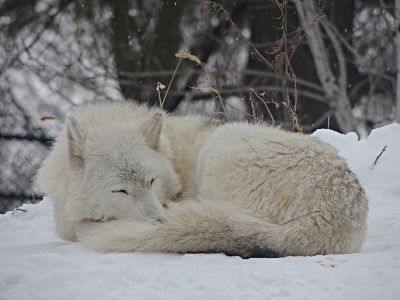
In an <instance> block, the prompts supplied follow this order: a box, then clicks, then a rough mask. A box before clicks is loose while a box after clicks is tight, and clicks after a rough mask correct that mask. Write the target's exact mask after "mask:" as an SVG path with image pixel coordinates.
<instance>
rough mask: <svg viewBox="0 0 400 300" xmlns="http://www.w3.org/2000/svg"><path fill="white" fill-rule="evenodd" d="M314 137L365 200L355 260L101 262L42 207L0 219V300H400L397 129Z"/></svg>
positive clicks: (105, 257)
mask: <svg viewBox="0 0 400 300" xmlns="http://www.w3.org/2000/svg"><path fill="white" fill-rule="evenodd" d="M314 136H316V137H318V138H319V139H321V140H323V141H325V142H327V143H329V144H331V145H333V146H334V147H336V148H337V149H338V150H339V153H340V155H342V156H343V157H344V158H346V160H347V161H348V164H349V167H350V168H351V169H352V170H353V171H354V172H355V173H356V174H357V176H358V177H359V179H360V182H361V184H362V186H363V187H364V189H365V191H366V193H367V195H368V197H369V201H370V211H369V216H368V234H367V238H366V241H365V244H364V247H363V249H362V251H361V253H356V254H350V255H327V256H315V257H286V258H276V259H259V258H258V259H256V258H254V259H248V260H243V259H240V258H238V257H227V256H224V255H222V254H187V255H171V254H148V253H121V254H115V253H113V254H102V253H97V252H94V251H91V250H88V249H85V248H84V247H83V246H82V245H81V244H79V243H69V242H65V241H62V240H60V239H59V238H58V237H57V236H56V234H55V233H54V224H53V221H52V207H51V202H50V200H49V199H44V200H43V201H42V202H41V203H39V204H37V205H24V206H23V207H22V210H18V211H15V212H14V213H12V212H9V213H7V214H5V215H0V256H1V260H0V299H27V298H29V299H68V300H69V299H213V298H215V299H230V300H232V299H398V297H399V293H400V285H399V279H400V184H399V178H400V159H399V157H400V156H399V153H400V125H399V124H392V125H389V126H385V127H382V128H379V129H376V130H374V131H373V132H372V133H371V134H370V136H369V137H368V139H366V140H361V141H358V137H357V135H356V134H354V133H349V134H347V135H342V134H339V133H337V132H333V131H330V130H317V131H316V132H315V133H314ZM385 146H386V149H385V151H384V152H383V153H382V155H381V156H380V158H379V159H378V161H377V162H376V164H375V165H374V161H375V160H376V157H377V156H378V155H379V154H380V153H381V151H382V149H383V148H384V147H385Z"/></svg>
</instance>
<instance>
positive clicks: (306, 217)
mask: <svg viewBox="0 0 400 300" xmlns="http://www.w3.org/2000/svg"><path fill="white" fill-rule="evenodd" d="M119 110H121V111H123V112H124V114H123V117H122V116H118V114H115V112H114V111H119ZM83 112H84V113H82V112H81V113H80V115H79V114H77V115H76V116H74V120H75V121H73V122H72V123H71V122H70V123H69V124H70V125H69V126H70V127H71V130H70V132H71V134H69V135H68V134H67V135H66V134H65V133H64V134H63V135H62V136H64V139H65V140H66V141H69V142H65V143H64V145H61V143H60V141H61V138H60V139H59V142H58V144H56V146H55V148H54V150H53V153H52V154H51V155H50V157H49V158H48V159H47V161H45V163H44V167H43V168H42V170H41V172H40V174H39V175H40V176H39V178H40V182H41V183H42V186H43V188H44V190H45V192H46V193H48V194H49V195H50V196H51V197H52V198H54V199H55V201H56V206H55V209H56V222H57V210H59V211H60V213H59V214H60V215H62V214H65V215H64V216H63V217H64V219H67V221H68V222H72V223H73V225H72V227H73V230H72V231H73V232H74V234H75V231H74V230H75V229H76V230H77V231H78V236H79V239H80V240H82V241H83V242H85V243H87V244H89V245H91V246H93V247H95V248H97V249H101V250H105V251H158V252H175V253H186V252H192V253H194V252H224V253H226V254H232V255H240V256H242V257H256V256H262V257H268V256H285V255H316V254H328V253H350V252H355V251H357V250H359V248H360V246H361V244H362V241H363V237H364V233H365V229H366V215H367V200H366V198H365V195H364V193H363V191H362V189H361V187H360V185H359V183H358V181H357V179H356V177H355V176H354V175H353V174H352V173H351V172H350V171H349V170H348V168H347V166H346V163H345V161H344V160H343V159H341V158H340V157H338V155H337V153H336V151H335V150H334V149H333V148H331V147H330V146H328V145H326V144H324V143H322V142H320V141H319V140H317V139H316V138H313V137H310V136H306V135H300V134H295V133H288V132H285V131H283V130H280V129H277V128H272V127H268V126H265V125H250V124H247V123H232V124H225V125H221V126H210V124H207V123H210V122H209V121H207V120H206V119H202V118H196V117H187V118H178V117H170V116H167V117H165V118H164V122H162V121H163V120H162V119H163V118H162V115H161V114H160V113H159V111H158V110H156V109H155V110H147V109H144V108H143V107H138V106H134V105H126V104H102V105H94V106H88V107H87V108H86V109H84V110H83ZM82 115H86V118H87V116H89V115H90V116H97V115H98V116H99V117H95V118H96V120H97V118H100V119H103V118H105V119H107V120H108V121H107V122H104V123H102V124H104V128H103V129H102V130H101V131H99V132H98V134H93V133H90V130H89V129H88V128H89V127H90V125H89V124H88V123H90V122H86V123H85V118H82V117H81V116H82ZM106 115H112V116H114V117H111V118H107V117H106ZM117 116H118V120H119V121H118V120H114V119H116V118H117ZM130 118H131V119H130ZM122 120H124V122H123V123H122V124H126V123H129V126H128V125H124V126H128V127H132V128H133V129H132V130H131V132H135V134H132V135H129V134H125V133H124V131H122V127H124V126H123V125H122V124H121V125H120V126H121V129H120V128H118V126H116V125H115V124H113V123H114V122H116V123H118V122H122ZM143 120H145V122H144V121H143ZM151 120H153V121H151ZM73 123H75V125H73ZM149 124H153V125H152V126H149ZM155 124H156V125H155ZM211 125H212V124H211ZM96 126H97V125H96ZM108 127H113V128H114V129H113V130H112V135H111V136H110V135H107V134H104V133H103V131H104V132H109V130H110V129H108ZM67 128H68V126H67ZM79 128H80V129H79ZM149 128H151V130H149ZM154 128H157V130H155V129H154ZM149 131H150V132H152V134H151V136H152V143H151V145H153V146H152V147H149V146H146V144H145V143H144V146H142V147H138V146H136V145H137V143H138V142H139V141H141V140H143V137H146V135H148V132H149ZM67 132H68V130H67ZM84 132H87V133H86V134H85V133H84ZM92 135H93V136H92ZM75 136H76V137H78V138H75ZM121 137H123V138H122V139H121ZM115 139H119V140H118V142H117V144H115V143H116V141H115ZM87 140H91V142H88V141H87ZM98 140H102V141H103V142H102V143H104V144H105V145H107V147H106V149H108V152H107V151H104V149H103V148H101V147H98V146H96V145H97V144H96V143H100V144H101V142H99V141H98ZM144 140H146V138H144ZM95 141H97V142H95ZM66 144H69V145H70V148H69V149H70V150H69V152H70V158H69V160H68V159H67V156H66V155H64V157H63V158H61V157H58V158H53V159H52V160H53V162H52V163H49V161H50V159H51V157H52V155H53V156H55V155H54V152H56V151H57V150H58V149H64V148H65V149H67V148H68V147H66ZM58 145H60V146H59V147H57V146H58ZM154 145H158V147H154ZM71 146H73V147H72V150H71ZM74 148H76V149H79V151H80V152H79V151H76V152H74V150H73V149H74ZM65 149H64V150H62V151H59V152H64V153H66V152H67V150H65ZM90 151H94V153H95V154H93V155H86V156H85V154H84V153H89V152H90ZM121 151H122V152H123V153H124V155H125V157H126V159H125V160H124V159H122V160H121V154H118V153H119V152H121ZM105 152H106V153H105ZM71 153H73V154H75V153H81V155H78V157H79V164H77V165H76V166H74V165H75V163H74V159H75V157H73V156H72V157H71ZM111 154H112V155H111ZM60 159H63V162H62V163H61V161H59V162H57V160H60ZM93 160H94V161H93ZM92 161H93V162H92ZM121 161H125V162H124V163H125V165H126V164H127V165H128V167H127V168H125V169H124V168H121ZM126 161H128V163H126ZM131 161H132V162H134V163H131ZM153 161H157V164H155V163H153ZM105 162H107V163H105ZM161 162H162V163H161ZM61 165H62V166H64V167H65V169H64V170H63V169H62V168H60V166H61ZM68 165H69V166H68ZM148 165H153V166H156V167H154V168H153V169H151V172H150V171H148V170H147V168H148V167H147V166H148ZM74 168H75V169H74ZM158 168H160V170H164V171H159V170H158ZM68 169H71V173H70V175H69V176H70V177H69V178H70V179H68V180H66V181H69V186H70V191H63V192H62V193H58V190H57V187H54V185H56V184H57V182H58V181H59V180H60V178H59V177H60V176H62V177H64V178H65V177H68V176H66V175H64V174H65V170H68ZM89 169H90V170H91V171H88V170H89ZM57 170H58V172H57ZM126 172H128V174H130V173H131V172H133V173H135V174H137V173H140V174H143V176H142V177H144V178H150V177H151V178H157V179H156V180H157V181H158V183H159V185H160V186H162V187H163V188H162V189H161V190H162V191H163V192H158V193H157V196H155V197H153V198H151V199H156V200H154V201H152V200H151V199H149V198H145V197H144V196H143V195H144V193H143V192H142V193H138V192H137V188H136V187H131V189H130V190H129V193H128V195H125V194H124V195H119V196H130V195H131V194H132V193H133V195H132V196H131V198H129V197H128V198H129V200H128V199H127V200H126V202H125V201H124V200H123V198H121V199H120V198H119V199H118V200H116V201H114V199H113V194H112V191H113V190H114V189H124V190H127V189H129V188H130V186H135V181H129V180H128V181H126V183H125V185H123V187H122V188H120V187H119V185H118V184H120V183H118V184H117V185H116V187H114V186H111V188H110V186H109V185H107V184H105V183H104V181H105V182H106V183H107V182H108V179H107V178H115V181H116V183H117V182H118V180H119V179H118V178H119V177H118V176H115V174H114V173H120V174H121V175H122V177H123V178H125V177H126ZM149 172H150V173H149ZM159 173H162V174H164V175H165V174H169V176H161V175H158V174H159ZM88 174H92V176H89V175H88ZM93 174H102V176H100V177H101V178H99V176H94V177H93ZM148 174H152V175H151V176H149V175H148ZM75 177H76V178H77V180H71V178H75ZM49 178H50V179H51V182H47V180H49ZM178 178H179V179H178ZM98 182H100V183H98ZM129 184H130V185H129ZM51 186H52V187H51ZM76 186H79V187H80V188H77V187H76ZM50 188H52V189H53V193H51V192H50ZM57 193H58V194H57ZM69 193H71V195H70V194H69ZM92 194H96V197H95V198H94V200H90V199H91V197H92ZM179 194H182V198H181V199H179V196H178V195H179ZM63 197H64V198H63ZM66 198H68V199H67V200H62V199H66ZM57 199H61V201H60V203H66V204H63V205H64V206H66V209H64V208H63V207H62V206H61V207H59V208H58V209H57V201H59V200H57ZM166 199H172V200H174V199H175V200H177V202H176V203H172V204H171V203H170V205H169V208H168V209H166V210H163V209H162V207H161V205H158V206H157V205H154V203H156V202H158V203H164V202H165V201H167V200H166ZM119 200H123V201H119ZM129 201H135V204H134V205H133V204H129ZM137 202H140V203H141V206H138V205H137V204H136V203H137ZM99 207H101V209H100V208H99ZM97 211H101V213H99V214H96V212H97ZM82 212H84V213H82ZM88 212H91V213H88ZM122 212H124V213H122ZM138 214H139V215H140V216H144V217H143V218H138ZM100 219H104V220H107V221H105V222H93V221H94V220H100ZM143 220H153V222H143ZM157 220H158V221H157Z"/></svg>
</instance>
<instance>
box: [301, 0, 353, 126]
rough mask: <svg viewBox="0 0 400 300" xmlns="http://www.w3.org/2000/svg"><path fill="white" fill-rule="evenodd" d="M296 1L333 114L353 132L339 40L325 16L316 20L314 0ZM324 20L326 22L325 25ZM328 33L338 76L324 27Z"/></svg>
mask: <svg viewBox="0 0 400 300" xmlns="http://www.w3.org/2000/svg"><path fill="white" fill-rule="evenodd" d="M293 1H294V2H295V4H296V9H297V12H298V14H299V18H300V22H301V24H302V26H303V27H304V28H306V31H307V42H308V44H309V46H310V50H311V53H312V56H313V60H314V64H315V67H316V71H317V75H318V78H319V80H320V83H321V85H322V87H323V89H324V93H325V97H326V99H327V102H328V104H329V105H330V107H331V108H332V109H333V111H334V116H335V118H336V121H337V123H338V125H339V127H340V129H341V130H342V131H344V132H349V131H354V130H355V124H354V118H353V115H352V112H351V105H350V100H349V97H348V95H347V91H346V86H347V71H346V64H345V63H344V55H343V52H342V49H341V46H340V44H339V43H338V40H337V39H336V38H335V36H334V35H333V34H332V33H331V32H330V31H329V27H328V26H326V22H327V20H326V19H322V20H318V21H316V17H317V16H318V12H317V9H316V7H315V3H314V0H293ZM324 23H325V24H324ZM323 25H325V26H324V29H325V31H326V32H327V34H328V37H329V40H330V41H331V42H332V44H333V46H334V48H335V54H336V56H337V60H338V64H339V65H341V67H340V74H339V75H338V77H336V76H335V75H334V72H333V70H332V67H331V62H330V61H331V60H330V57H329V54H328V52H327V50H326V49H327V47H326V45H325V43H324V39H323V34H322V28H321V27H322V26H323Z"/></svg>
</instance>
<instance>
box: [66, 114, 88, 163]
mask: <svg viewBox="0 0 400 300" xmlns="http://www.w3.org/2000/svg"><path fill="white" fill-rule="evenodd" d="M67 143H68V158H69V164H70V166H71V168H72V169H73V170H80V169H82V168H83V154H84V153H83V152H84V144H85V136H84V134H83V132H82V130H81V128H80V127H79V125H78V122H77V121H76V120H75V119H74V118H70V119H69V120H68V121H67Z"/></svg>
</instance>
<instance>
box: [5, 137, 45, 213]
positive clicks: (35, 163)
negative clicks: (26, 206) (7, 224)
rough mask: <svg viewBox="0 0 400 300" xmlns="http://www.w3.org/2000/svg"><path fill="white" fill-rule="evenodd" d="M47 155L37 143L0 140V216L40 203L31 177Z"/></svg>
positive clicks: (9, 139) (14, 139) (43, 147)
mask: <svg viewBox="0 0 400 300" xmlns="http://www.w3.org/2000/svg"><path fill="white" fill-rule="evenodd" d="M47 152H48V147H47V146H45V145H43V144H42V143H40V142H37V141H28V140H18V139H16V138H12V139H11V138H1V137H0V166H1V168H0V213H5V212H6V211H9V210H13V209H14V208H16V207H18V206H20V205H21V204H23V203H27V202H28V203H29V202H31V203H35V202H38V201H40V200H41V198H42V195H41V193H40V191H39V190H38V189H37V188H36V187H35V186H34V177H35V174H36V172H37V168H38V167H39V165H40V162H41V161H42V159H43V158H44V157H45V155H46V153H47Z"/></svg>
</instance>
